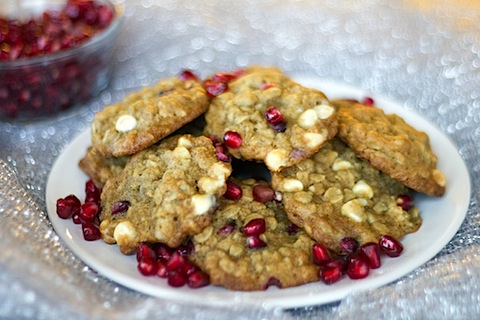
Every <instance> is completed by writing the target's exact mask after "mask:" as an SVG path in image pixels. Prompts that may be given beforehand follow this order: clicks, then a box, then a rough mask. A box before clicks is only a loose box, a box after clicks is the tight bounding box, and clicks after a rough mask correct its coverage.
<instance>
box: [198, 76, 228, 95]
mask: <svg viewBox="0 0 480 320" xmlns="http://www.w3.org/2000/svg"><path fill="white" fill-rule="evenodd" d="M203 86H204V87H205V90H206V91H207V94H208V95H209V96H210V97H211V98H215V97H217V96H219V95H220V94H222V93H224V92H225V91H227V90H228V85H227V83H226V82H214V81H212V80H210V79H207V80H205V81H204V83H203Z"/></svg>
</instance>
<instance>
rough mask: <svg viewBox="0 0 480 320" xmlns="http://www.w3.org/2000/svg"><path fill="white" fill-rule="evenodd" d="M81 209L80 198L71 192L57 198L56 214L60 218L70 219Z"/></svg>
mask: <svg viewBox="0 0 480 320" xmlns="http://www.w3.org/2000/svg"><path fill="white" fill-rule="evenodd" d="M80 210H81V203H80V200H79V199H78V198H77V197H76V196H75V195H73V194H71V195H69V196H66V197H65V198H63V199H58V200H57V215H58V216H59V217H60V218H62V219H70V218H72V216H74V215H78V214H79V213H80Z"/></svg>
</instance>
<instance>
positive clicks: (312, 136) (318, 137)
mask: <svg viewBox="0 0 480 320" xmlns="http://www.w3.org/2000/svg"><path fill="white" fill-rule="evenodd" d="M303 138H304V139H305V142H306V145H307V147H308V148H310V149H313V148H316V147H318V146H320V145H321V144H322V143H324V142H325V140H326V139H327V137H326V135H325V134H324V133H313V132H307V133H305V134H304V135H303Z"/></svg>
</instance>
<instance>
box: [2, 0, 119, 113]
mask: <svg viewBox="0 0 480 320" xmlns="http://www.w3.org/2000/svg"><path fill="white" fill-rule="evenodd" d="M33 2H34V1H30V2H29V1H23V2H22V6H21V7H20V8H21V9H20V11H21V12H17V13H20V14H23V15H30V14H31V13H32V12H35V11H36V10H35V9H38V6H39V5H40V6H41V7H40V9H41V10H42V9H43V10H44V13H43V14H42V15H38V16H32V17H31V18H30V19H29V20H17V19H16V18H17V15H16V16H13V15H12V16H9V17H3V18H2V17H0V30H2V31H1V32H0V33H1V35H0V38H1V41H0V44H1V45H0V88H2V92H1V93H0V105H2V106H3V107H2V108H1V109H0V118H6V119H27V118H38V117H44V116H49V115H53V114H55V113H57V112H58V111H61V110H65V109H68V108H70V107H71V106H74V105H77V104H80V103H83V102H85V101H87V100H88V99H89V98H91V97H92V96H94V95H96V94H98V93H99V92H100V91H101V90H103V89H104V88H105V87H106V86H107V84H108V81H109V77H110V74H111V61H112V59H111V56H112V53H113V47H114V43H115V38H116V34H117V32H118V29H119V25H120V20H121V19H120V12H117V10H116V8H115V7H114V6H113V5H112V4H111V3H110V2H107V0H68V1H66V4H65V6H63V7H59V3H60V2H59V1H51V0H44V1H36V2H35V3H33ZM34 6H35V7H34Z"/></svg>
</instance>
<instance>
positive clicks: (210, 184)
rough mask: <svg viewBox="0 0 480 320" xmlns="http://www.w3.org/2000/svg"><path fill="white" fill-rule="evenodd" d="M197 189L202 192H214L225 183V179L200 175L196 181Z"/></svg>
mask: <svg viewBox="0 0 480 320" xmlns="http://www.w3.org/2000/svg"><path fill="white" fill-rule="evenodd" d="M197 185H198V189H199V190H200V192H202V193H206V194H215V193H217V192H218V190H220V189H221V188H222V187H223V186H224V185H225V180H220V179H214V178H211V177H201V178H200V179H198V182H197Z"/></svg>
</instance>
